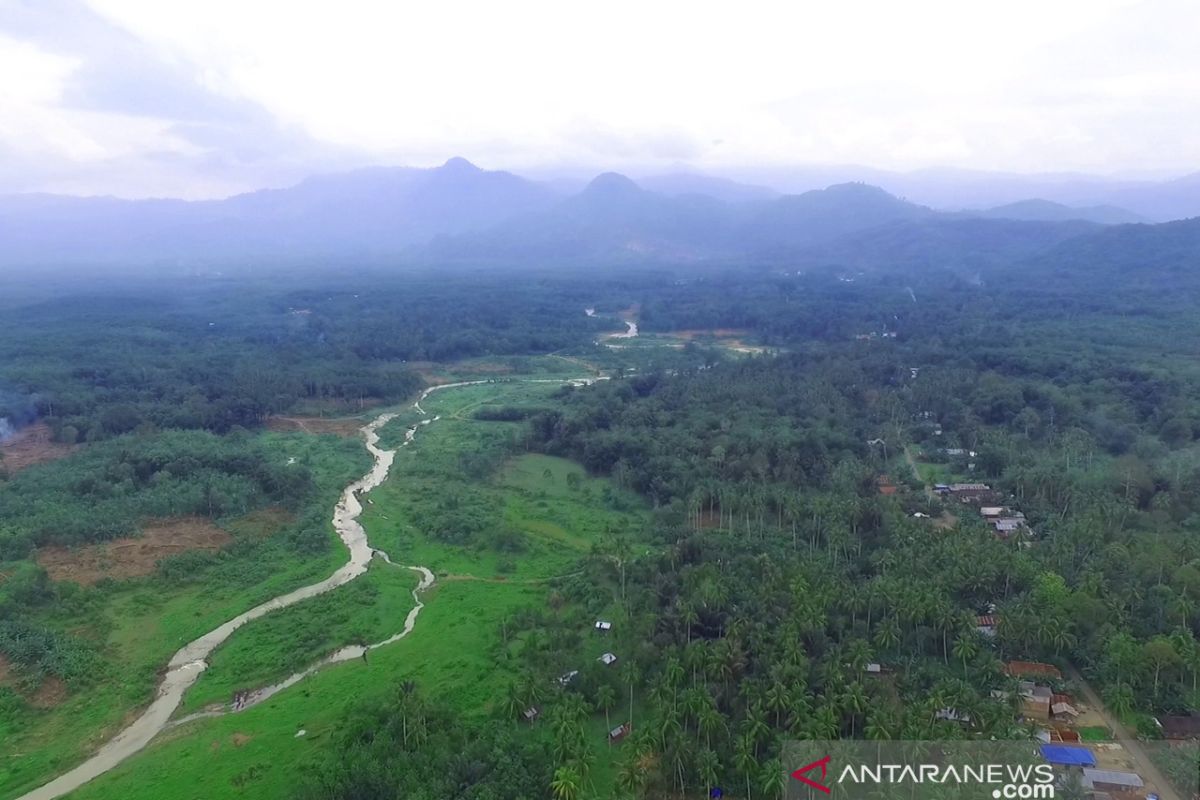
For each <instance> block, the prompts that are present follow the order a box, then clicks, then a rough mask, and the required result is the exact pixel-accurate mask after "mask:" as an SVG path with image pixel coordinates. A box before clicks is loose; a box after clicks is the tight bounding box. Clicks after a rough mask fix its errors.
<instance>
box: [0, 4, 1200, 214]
mask: <svg viewBox="0 0 1200 800" xmlns="http://www.w3.org/2000/svg"><path fill="white" fill-rule="evenodd" d="M1198 41H1200V10H1198V9H1197V7H1196V5H1195V0H1086V2H1077V1H1076V0H1006V2H1004V3H983V2H970V1H969V0H968V1H966V2H964V0H906V2H895V0H886V1H876V0H842V2H837V3H831V2H827V1H826V0H821V2H808V1H807V0H793V1H792V2H759V1H758V0H739V2H736V3H733V2H721V3H716V2H707V1H706V0H688V2H676V1H675V0H637V1H636V2H627V1H626V0H609V2H606V3H602V4H601V3H582V2H569V0H550V1H548V2H541V1H530V0H505V2H495V0H481V1H476V0H442V1H441V2H421V3H416V2H407V1H405V2H361V1H360V0H340V2H338V3H306V2H296V1H295V0H291V1H290V2H267V1H266V0H206V1H205V2H203V3H174V2H162V0H87V1H86V2H85V1H84V0H0V193H7V192H24V191H51V192H63V193H71V194H111V195H116V196H122V197H147V196H169V197H186V198H202V197H220V196H226V195H229V194H233V193H236V192H240V191H245V190H249V189H254V188H259V187H263V186H281V185H287V184H290V183H294V182H296V181H297V180H299V179H301V178H303V177H304V176H306V175H309V174H313V173H319V172H330V171H337V170H342V169H349V168H354V167H358V166H365V165H372V164H395V165H409V166H432V165H435V164H439V163H441V162H443V161H445V160H446V159H447V158H449V157H451V156H455V155H460V156H465V157H467V158H469V159H470V160H472V161H474V162H475V163H477V164H479V165H481V166H484V167H486V168H492V169H512V170H514V171H518V172H520V171H527V172H529V171H532V172H536V173H538V174H543V175H550V174H554V173H555V172H556V171H560V172H573V173H578V172H580V171H588V170H592V171H598V170H600V169H618V170H622V171H627V172H632V173H634V174H648V173H653V172H656V171H675V170H678V169H691V170H696V171H704V172H712V173H726V174H729V173H736V171H737V170H738V169H739V168H743V167H746V168H755V169H761V168H764V167H774V166H794V165H822V164H829V165H836V164H862V165H868V166H871V167H877V168H882V169H889V170H901V171H907V170H915V169H922V168H927V167H959V168H969V169H976V170H995V171H1009V172H1022V173H1034V172H1065V171H1074V172H1087V173H1095V174H1107V175H1115V174H1122V175H1132V174H1155V175H1175V174H1184V173H1188V172H1194V171H1196V170H1197V169H1200V47H1197V46H1196V42H1198Z"/></svg>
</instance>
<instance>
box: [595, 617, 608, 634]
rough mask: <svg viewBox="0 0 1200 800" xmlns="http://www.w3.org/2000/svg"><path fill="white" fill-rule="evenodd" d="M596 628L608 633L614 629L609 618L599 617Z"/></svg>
mask: <svg viewBox="0 0 1200 800" xmlns="http://www.w3.org/2000/svg"><path fill="white" fill-rule="evenodd" d="M596 630H597V631H599V632H600V633H608V632H609V631H611V630H612V623H611V622H609V621H608V620H603V619H598V620H596Z"/></svg>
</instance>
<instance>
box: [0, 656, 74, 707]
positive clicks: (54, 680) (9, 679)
mask: <svg viewBox="0 0 1200 800" xmlns="http://www.w3.org/2000/svg"><path fill="white" fill-rule="evenodd" d="M0 686H10V687H12V688H13V689H16V690H18V691H21V688H20V678H19V676H18V674H17V668H16V667H15V666H14V665H13V663H12V662H11V661H9V660H8V658H7V657H6V656H5V655H4V654H3V653H0ZM21 693H22V694H23V695H24V696H25V699H26V700H28V701H29V704H30V705H32V706H33V707H34V708H54V707H55V706H57V705H58V704H60V703H61V702H62V701H63V700H66V699H67V685H66V684H65V683H63V682H62V680H61V679H60V678H58V677H56V676H54V675H47V676H46V677H45V678H43V679H42V682H41V683H40V684H39V685H38V687H37V688H36V689H34V690H33V692H32V693H28V692H24V691H21Z"/></svg>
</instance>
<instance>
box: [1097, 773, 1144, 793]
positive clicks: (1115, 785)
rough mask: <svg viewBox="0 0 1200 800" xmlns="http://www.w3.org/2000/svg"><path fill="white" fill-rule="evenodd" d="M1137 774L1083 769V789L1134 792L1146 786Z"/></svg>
mask: <svg viewBox="0 0 1200 800" xmlns="http://www.w3.org/2000/svg"><path fill="white" fill-rule="evenodd" d="M1145 785H1146V784H1145V782H1144V781H1143V780H1142V776H1141V775H1138V774H1137V773H1136V772H1117V771H1116V770H1110V769H1096V768H1094V767H1084V768H1083V788H1085V789H1091V790H1093V791H1097V792H1133V791H1137V790H1138V789H1141V788H1142V787H1143V786H1145Z"/></svg>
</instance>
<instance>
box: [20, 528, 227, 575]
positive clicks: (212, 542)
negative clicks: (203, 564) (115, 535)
mask: <svg viewBox="0 0 1200 800" xmlns="http://www.w3.org/2000/svg"><path fill="white" fill-rule="evenodd" d="M232 539H233V537H232V536H230V535H229V534H228V533H226V532H225V531H223V530H221V529H220V528H218V527H216V526H215V525H213V524H212V523H211V522H209V521H208V520H206V519H201V518H199V517H183V518H180V519H168V520H151V521H149V522H147V524H146V526H145V527H144V528H143V529H142V535H141V536H138V537H136V538H135V537H128V538H124V539H113V540H112V541H111V542H103V543H101V544H91V545H86V546H84V547H74V548H71V547H40V548H38V550H37V556H36V560H37V563H38V564H39V565H41V567H42V568H43V569H45V570H46V572H47V574H49V576H50V578H51V580H55V581H73V582H74V583H78V584H80V585H81V586H91V585H92V584H94V583H96V582H97V581H99V580H101V579H102V578H114V579H116V580H122V579H124V578H136V577H139V576H142V575H149V574H150V573H152V572H154V569H155V565H156V564H157V562H158V561H159V559H162V558H166V557H167V556H173V555H177V554H179V553H183V552H186V551H188V550H209V551H211V550H220V549H221V548H222V547H224V546H225V545H226V544H228V543H229V542H230V541H232Z"/></svg>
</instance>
